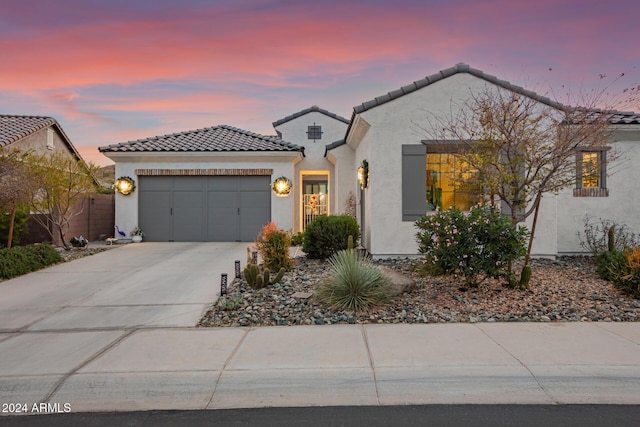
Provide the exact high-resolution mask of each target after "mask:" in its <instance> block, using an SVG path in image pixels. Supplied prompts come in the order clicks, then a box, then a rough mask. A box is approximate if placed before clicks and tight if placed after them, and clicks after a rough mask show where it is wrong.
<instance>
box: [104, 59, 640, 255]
mask: <svg viewBox="0 0 640 427" xmlns="http://www.w3.org/2000/svg"><path fill="white" fill-rule="evenodd" d="M487 86H489V87H491V86H494V87H498V88H501V89H504V90H510V91H514V92H517V93H519V94H521V95H524V96H528V97H531V98H533V99H535V100H536V101H539V102H540V103H542V104H544V105H548V106H551V107H553V108H559V107H561V105H560V104H558V103H555V102H554V101H551V100H549V99H547V98H545V97H542V96H539V95H537V94H535V93H533V92H530V91H527V90H525V89H523V88H520V87H518V86H515V85H512V84H510V83H508V82H505V81H502V80H498V79H497V78H495V77H493V76H490V75H487V74H485V73H483V72H482V71H479V70H476V69H473V68H470V67H469V66H468V65H465V64H458V65H456V66H455V67H452V68H449V69H447V70H443V71H441V72H439V73H436V74H434V75H431V76H428V77H426V78H424V79H422V80H418V81H416V82H414V83H412V84H410V85H407V86H404V87H402V88H400V89H398V90H396V91H393V92H390V93H388V94H386V95H383V96H380V97H377V98H375V99H373V100H371V101H367V102H365V103H363V104H360V105H358V106H356V107H355V108H354V110H353V115H352V118H351V120H346V119H344V118H342V117H340V116H338V115H336V114H333V113H330V112H328V111H326V110H323V109H321V108H319V107H317V106H313V107H311V108H308V109H305V110H302V111H300V112H298V113H295V114H292V115H290V116H288V117H285V118H283V119H281V120H278V121H275V122H274V123H273V126H274V128H275V130H276V132H277V134H278V137H277V138H276V137H270V136H263V135H256V134H253V133H251V132H247V131H242V130H239V129H236V128H231V127H228V126H217V127H213V128H206V129H199V130H195V131H188V132H182V133H178V134H173V135H165V136H158V137H153V138H148V139H145V140H138V141H131V142H126V143H122V144H117V145H110V146H107V147H101V148H100V151H101V152H103V153H104V154H105V155H106V156H107V157H109V158H111V159H112V160H114V161H115V163H116V177H121V176H130V177H133V179H134V181H136V183H137V186H138V188H137V191H135V192H134V193H132V194H131V195H129V196H123V195H121V194H117V195H116V222H117V223H119V224H123V225H124V226H125V227H126V228H127V229H130V228H133V227H135V226H136V225H140V227H141V228H143V229H144V231H145V233H146V235H147V237H148V238H149V239H151V240H156V241H167V240H175V241H178V240H183V241H185V240H186V241H189V240H193V241H224V240H231V241H234V240H237V241H252V240H254V238H255V236H256V234H257V231H258V230H259V228H260V226H261V225H263V224H264V223H266V222H268V221H270V220H271V221H274V222H276V224H277V225H278V226H279V227H280V228H284V229H288V230H291V231H293V232H297V231H301V230H303V229H304V227H305V225H306V224H307V223H308V221H309V220H311V219H312V218H313V217H314V216H316V215H320V214H324V213H328V214H337V213H342V212H344V211H346V210H347V203H348V201H349V199H350V198H351V197H350V194H351V195H354V196H355V198H356V200H357V209H356V211H357V216H358V220H359V222H360V224H361V227H362V239H361V240H362V242H361V243H362V246H363V247H365V248H366V249H367V250H368V251H369V252H370V253H371V254H372V255H374V256H376V257H385V256H395V255H414V254H416V253H417V243H416V240H415V232H416V229H415V227H414V222H415V220H417V219H418V218H419V217H420V216H422V215H424V214H427V213H428V211H430V210H431V209H432V208H433V207H434V203H439V204H441V205H443V206H444V205H447V206H444V207H445V208H446V207H448V205H450V204H457V202H455V196H456V195H455V190H454V189H453V188H449V190H450V191H449V193H447V192H446V190H445V191H443V190H442V189H441V188H439V189H437V190H438V193H437V198H436V197H435V196H434V191H435V190H436V189H435V188H434V187H435V185H434V182H433V177H434V176H436V175H433V172H434V171H438V175H437V176H440V177H444V176H445V175H446V174H447V173H449V174H450V173H453V172H452V171H450V170H448V169H447V159H448V158H447V156H450V155H452V154H453V151H454V150H451V152H448V151H447V149H446V147H445V148H444V149H443V147H442V144H439V145H438V148H437V149H435V146H434V145H433V144H431V143H430V141H429V138H428V136H427V135H426V134H425V129H428V128H429V126H430V123H431V122H430V118H431V119H432V118H433V117H445V116H446V115H447V114H449V113H450V112H451V107H452V105H453V104H456V105H463V104H464V102H465V101H466V100H468V99H470V97H471V94H473V93H476V94H477V93H481V92H482V91H484V90H485V88H486V87H487ZM610 122H611V125H612V126H613V128H614V130H615V134H614V135H615V141H616V142H615V144H616V146H617V148H618V149H619V151H620V153H621V154H622V156H621V158H620V159H618V160H616V161H615V162H614V164H607V163H606V162H605V161H604V160H605V158H604V156H605V155H606V152H603V153H599V154H598V156H600V157H598V156H596V157H597V158H596V159H595V160H594V159H591V158H589V159H587V158H586V157H584V156H583V155H582V154H580V155H579V156H578V157H577V160H576V161H577V165H578V164H582V162H583V161H587V160H589V161H591V160H593V161H602V165H603V166H605V165H606V168H608V171H609V172H612V171H614V170H615V173H610V174H607V169H606V168H605V167H602V168H601V169H600V171H601V172H600V176H599V177H597V179H593V180H591V181H590V182H588V183H586V181H585V180H583V179H581V178H582V177H577V179H576V188H568V189H566V190H563V191H562V192H560V193H559V194H549V195H546V196H545V197H544V198H543V205H542V207H541V210H540V217H539V220H538V221H539V222H538V229H537V231H536V239H535V241H534V248H533V253H534V254H536V255H542V256H555V255H558V254H565V253H576V252H581V251H582V249H581V247H580V244H579V240H578V232H580V231H581V230H582V228H583V226H584V217H585V215H586V214H589V215H591V216H594V217H602V218H608V219H613V220H615V221H617V222H619V223H624V224H627V225H628V226H630V227H631V228H632V229H634V230H635V231H638V230H640V219H639V218H638V216H637V215H636V213H637V212H638V211H640V197H637V196H636V195H635V193H634V190H633V188H634V186H635V185H636V183H637V182H638V178H640V176H639V171H638V167H637V165H638V162H639V161H640V115H638V114H635V113H619V114H614V115H612V116H611V120H610ZM450 142H451V143H452V146H455V144H456V141H450ZM585 155H589V156H591V155H593V153H587V154H585ZM365 164H366V165H367V168H368V172H369V174H368V179H369V182H368V186H367V188H364V189H363V188H361V186H360V184H359V183H358V181H357V173H358V169H359V167H360V166H364V165H365ZM427 170H428V171H429V174H427ZM576 170H577V172H578V173H580V171H581V170H582V169H581V168H579V167H577V168H576ZM280 176H284V177H286V178H288V179H290V180H291V181H292V183H293V190H292V191H291V194H290V195H289V196H288V197H277V196H276V195H275V194H274V193H273V192H272V191H271V185H272V184H273V183H274V181H275V180H276V179H277V178H278V177H280ZM196 177H197V178H196ZM429 178H431V181H429ZM441 187H442V186H441ZM249 201H251V202H249ZM462 207H464V206H462ZM530 221H531V219H529V220H528V222H530Z"/></svg>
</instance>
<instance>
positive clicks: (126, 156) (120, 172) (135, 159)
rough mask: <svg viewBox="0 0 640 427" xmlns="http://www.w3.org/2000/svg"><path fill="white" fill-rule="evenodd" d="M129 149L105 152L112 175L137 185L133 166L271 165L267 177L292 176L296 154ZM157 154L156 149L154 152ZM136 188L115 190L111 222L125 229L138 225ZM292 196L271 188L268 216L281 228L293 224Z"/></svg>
mask: <svg viewBox="0 0 640 427" xmlns="http://www.w3.org/2000/svg"><path fill="white" fill-rule="evenodd" d="M130 154H131V153H105V155H107V157H109V158H110V159H112V160H113V161H114V162H115V163H116V175H115V176H116V179H117V178H119V177H122V176H129V177H131V178H133V180H134V181H135V182H136V186H137V185H138V177H137V176H136V174H135V170H136V169H273V174H272V175H271V181H272V182H273V180H274V179H275V178H277V177H279V176H283V175H284V176H287V177H290V176H293V173H294V171H293V169H294V163H295V161H296V160H297V157H296V156H297V154H293V155H291V154H290V155H288V156H287V155H285V156H283V155H277V154H275V155H271V154H269V153H262V155H260V156H256V155H255V154H249V155H231V156H221V155H220V153H218V156H215V157H214V156H206V155H202V153H186V154H179V153H174V154H173V155H172V156H167V155H153V154H147V155H145V156H140V155H130ZM154 154H159V153H154ZM138 194H139V192H138V191H134V192H133V193H132V194H130V195H127V196H124V195H122V194H120V193H117V192H116V214H115V223H116V224H117V225H118V227H119V228H120V229H121V230H123V231H125V232H126V233H128V232H129V231H131V230H133V229H134V228H135V227H136V226H137V225H138ZM293 201H294V197H293V196H289V197H277V196H275V195H274V194H273V192H271V220H272V221H274V222H275V223H276V224H277V226H278V227H279V228H281V229H284V230H291V229H292V228H293Z"/></svg>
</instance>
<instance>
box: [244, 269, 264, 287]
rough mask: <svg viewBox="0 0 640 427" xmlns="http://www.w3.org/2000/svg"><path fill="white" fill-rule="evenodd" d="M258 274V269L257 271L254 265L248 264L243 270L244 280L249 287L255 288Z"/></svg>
mask: <svg viewBox="0 0 640 427" xmlns="http://www.w3.org/2000/svg"><path fill="white" fill-rule="evenodd" d="M258 274H260V269H258V266H257V265H255V264H248V265H247V266H246V267H245V268H244V280H246V281H247V283H248V284H249V286H251V287H255V285H256V279H257V277H258Z"/></svg>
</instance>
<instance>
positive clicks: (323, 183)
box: [302, 173, 329, 231]
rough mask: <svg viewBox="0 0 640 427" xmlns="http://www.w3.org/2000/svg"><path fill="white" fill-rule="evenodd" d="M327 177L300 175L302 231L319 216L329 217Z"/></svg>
mask: <svg viewBox="0 0 640 427" xmlns="http://www.w3.org/2000/svg"><path fill="white" fill-rule="evenodd" d="M328 178H329V177H328V175H313V174H310V175H305V174H304V173H303V175H302V231H304V229H305V228H306V227H307V224H309V223H310V222H311V221H313V220H314V219H315V218H316V217H318V216H320V215H329V180H328Z"/></svg>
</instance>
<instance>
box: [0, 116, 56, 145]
mask: <svg viewBox="0 0 640 427" xmlns="http://www.w3.org/2000/svg"><path fill="white" fill-rule="evenodd" d="M53 124H57V122H56V119H54V118H53V117H42V116H12V115H0V147H6V146H7V145H9V144H13V143H14V142H17V141H19V140H21V139H22V138H26V137H27V136H29V135H31V134H34V133H36V132H37V131H39V130H40V129H44V128H46V127H48V126H51V125H53Z"/></svg>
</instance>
